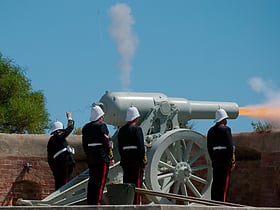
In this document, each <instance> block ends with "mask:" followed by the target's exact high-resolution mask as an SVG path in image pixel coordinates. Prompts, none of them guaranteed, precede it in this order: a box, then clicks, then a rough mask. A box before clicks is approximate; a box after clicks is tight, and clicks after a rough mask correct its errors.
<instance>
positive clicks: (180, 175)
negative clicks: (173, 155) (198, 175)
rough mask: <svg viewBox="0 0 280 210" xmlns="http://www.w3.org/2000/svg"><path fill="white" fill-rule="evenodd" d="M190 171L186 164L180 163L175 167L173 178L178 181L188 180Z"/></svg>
mask: <svg viewBox="0 0 280 210" xmlns="http://www.w3.org/2000/svg"><path fill="white" fill-rule="evenodd" d="M191 173H192V169H191V167H190V165H189V164H188V163H186V162H180V163H178V164H177V165H176V167H175V176H176V177H177V179H178V180H181V181H183V180H185V178H189V177H190V176H191Z"/></svg>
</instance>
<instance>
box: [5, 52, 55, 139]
mask: <svg viewBox="0 0 280 210" xmlns="http://www.w3.org/2000/svg"><path fill="white" fill-rule="evenodd" d="M48 122H49V114H48V113H47V111H46V109H45V98H44V95H43V93H42V92H40V91H33V90H32V88H31V83H30V81H29V80H28V79H27V78H26V77H25V75H24V72H23V69H22V68H21V67H20V66H18V65H16V64H15V63H14V62H13V61H12V60H11V59H9V58H4V57H3V56H2V54H1V53H0V132H1V133H29V134H31V133H32V134H39V133H44V129H46V128H47V127H48Z"/></svg>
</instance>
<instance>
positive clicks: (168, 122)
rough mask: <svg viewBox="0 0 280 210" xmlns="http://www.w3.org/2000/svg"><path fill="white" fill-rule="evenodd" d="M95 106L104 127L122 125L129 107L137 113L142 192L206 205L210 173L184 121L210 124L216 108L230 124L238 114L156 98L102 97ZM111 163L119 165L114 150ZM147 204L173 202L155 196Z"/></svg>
mask: <svg viewBox="0 0 280 210" xmlns="http://www.w3.org/2000/svg"><path fill="white" fill-rule="evenodd" d="M96 104H98V105H100V106H101V108H102V109H103V110H104V112H105V116H104V121H105V122H106V123H107V124H110V125H113V126H115V127H116V128H119V127H120V126H122V125H124V124H125V123H126V122H125V115H126V110H127V108H128V107H129V106H132V105H133V106H135V107H137V108H138V110H139V113H140V120H139V125H140V126H141V128H142V130H143V134H144V139H145V146H146V148H147V156H148V165H147V168H146V171H145V177H144V187H145V188H147V189H150V190H154V191H161V192H165V193H175V194H180V195H186V196H195V197H198V198H204V199H210V188H211V182H212V167H211V160H210V157H209V155H208V152H207V143H206V137H205V136H204V135H202V134H200V133H198V132H195V131H192V130H191V129H189V128H188V121H189V120H191V119H215V112H216V110H217V109H219V108H223V109H225V110H226V112H227V113H228V116H229V119H235V118H237V117H238V114H239V108H238V105H237V104H236V103H233V102H211V101H191V100H187V99H184V98H170V97H167V96H166V95H164V94H162V93H144V92H106V93H105V94H104V95H103V96H102V97H101V99H100V101H99V102H98V103H96ZM117 132H118V130H117V131H116V132H115V134H114V135H113V137H112V141H113V142H114V145H117V143H118V142H117ZM115 148H117V147H115ZM114 158H115V161H118V160H119V154H118V151H117V149H114ZM116 167H119V169H116V168H115V171H121V169H120V166H116ZM115 175H116V174H115ZM115 175H113V173H110V174H109V177H110V179H111V180H114V179H115V177H114V176H115ZM149 199H150V200H151V201H152V202H154V203H163V204H172V203H174V202H175V201H174V200H171V199H167V198H162V197H157V196H150V197H149Z"/></svg>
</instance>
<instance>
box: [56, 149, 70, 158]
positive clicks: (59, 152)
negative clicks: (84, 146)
mask: <svg viewBox="0 0 280 210" xmlns="http://www.w3.org/2000/svg"><path fill="white" fill-rule="evenodd" d="M66 150H67V148H63V149H61V150H59V151H58V152H57V153H55V154H54V156H53V158H54V159H55V158H56V157H57V156H58V155H60V154H61V153H62V152H65V151H66Z"/></svg>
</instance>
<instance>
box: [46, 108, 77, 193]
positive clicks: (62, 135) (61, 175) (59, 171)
mask: <svg viewBox="0 0 280 210" xmlns="http://www.w3.org/2000/svg"><path fill="white" fill-rule="evenodd" d="M66 117H67V119H68V124H67V128H66V129H64V128H63V124H62V123H61V122H59V121H56V122H54V123H53V124H52V125H51V129H50V131H51V137H50V139H49V141H48V145H47V152H48V163H49V166H50V168H51V170H52V172H53V175H54V179H55V190H57V189H59V188H60V187H61V186H63V185H65V184H66V183H67V182H69V180H70V179H71V178H72V173H73V168H74V166H75V161H74V158H73V154H74V153H75V151H74V148H73V147H71V146H70V145H69V144H68V142H67V140H66V137H67V136H68V135H69V134H70V133H71V132H72V130H73V129H74V120H72V113H71V112H66Z"/></svg>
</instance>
